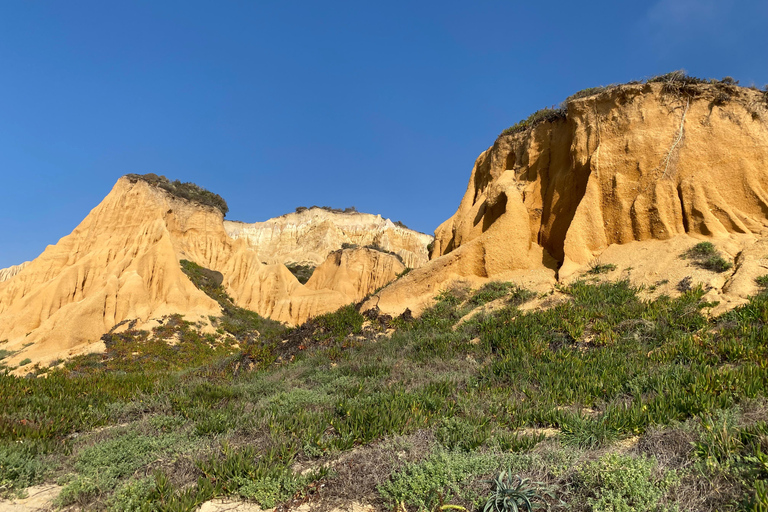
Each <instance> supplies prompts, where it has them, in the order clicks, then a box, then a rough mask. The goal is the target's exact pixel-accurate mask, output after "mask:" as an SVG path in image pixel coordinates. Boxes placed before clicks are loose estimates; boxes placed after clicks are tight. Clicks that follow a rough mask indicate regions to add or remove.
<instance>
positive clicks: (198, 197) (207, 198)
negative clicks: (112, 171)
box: [125, 173, 229, 217]
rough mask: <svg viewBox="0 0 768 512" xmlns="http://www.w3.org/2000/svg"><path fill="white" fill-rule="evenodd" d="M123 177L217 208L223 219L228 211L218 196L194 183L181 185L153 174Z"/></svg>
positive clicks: (227, 207) (178, 182)
mask: <svg viewBox="0 0 768 512" xmlns="http://www.w3.org/2000/svg"><path fill="white" fill-rule="evenodd" d="M125 177H126V178H128V179H129V180H131V183H136V182H137V181H139V180H141V181H144V182H146V183H149V184H150V185H152V186H153V187H159V188H162V189H163V190H165V191H166V192H168V193H170V194H171V195H174V196H176V197H180V198H182V199H187V200H189V201H194V202H196V203H200V204H203V205H206V206H213V207H214V208H217V209H218V210H219V211H220V212H221V213H222V214H223V215H224V216H225V217H226V215H227V212H228V211H229V206H227V202H226V201H225V200H224V199H223V198H222V197H221V196H220V195H219V194H214V193H213V192H211V191H210V190H206V189H204V188H203V187H201V186H199V185H196V184H194V183H182V182H181V181H179V180H174V181H171V180H169V179H168V178H166V177H165V176H158V175H157V174H154V173H149V174H126V175H125Z"/></svg>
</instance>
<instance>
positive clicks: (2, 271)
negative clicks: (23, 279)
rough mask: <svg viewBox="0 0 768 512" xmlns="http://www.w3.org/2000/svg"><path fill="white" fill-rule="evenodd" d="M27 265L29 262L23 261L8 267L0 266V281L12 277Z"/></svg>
mask: <svg viewBox="0 0 768 512" xmlns="http://www.w3.org/2000/svg"><path fill="white" fill-rule="evenodd" d="M27 265H29V262H28V261H25V262H24V263H20V264H18V265H13V266H11V267H8V268H0V282H3V281H7V280H8V279H10V278H12V277H13V276H15V275H16V274H18V273H19V272H21V271H22V270H23V269H24V267H26V266H27Z"/></svg>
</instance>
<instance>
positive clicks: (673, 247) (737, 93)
mask: <svg viewBox="0 0 768 512" xmlns="http://www.w3.org/2000/svg"><path fill="white" fill-rule="evenodd" d="M766 101H767V100H766V95H765V94H764V93H763V92H760V91H757V90H753V89H747V88H742V87H736V86H734V85H731V84H727V83H719V84H703V83H686V82H683V81H679V79H677V78H675V77H672V78H671V79H670V80H668V81H666V82H660V83H642V84H632V85H624V86H616V87H612V88H608V89H606V90H603V91H599V92H598V93H597V94H593V95H590V96H587V97H583V98H579V99H573V100H569V101H568V102H567V105H566V108H565V109H563V110H560V111H553V112H550V113H548V115H546V116H542V117H545V120H544V121H543V122H540V123H538V124H534V123H530V124H533V126H525V125H523V126H521V127H520V129H514V130H510V133H507V134H504V135H502V136H500V137H499V138H498V139H497V140H496V142H495V143H494V145H493V146H492V147H491V148H489V149H488V150H486V151H485V152H483V153H482V154H481V155H480V157H479V158H478V159H477V161H476V163H475V166H474V169H473V170H472V174H471V177H470V180H469V184H468V187H467V191H466V194H465V195H464V198H463V199H462V201H461V204H460V205H459V208H458V210H457V211H456V213H455V214H454V215H453V216H452V217H451V218H449V219H448V220H446V221H445V222H444V223H443V224H441V225H440V226H439V227H438V228H437V230H436V232H435V243H434V249H433V252H432V258H433V260H434V261H431V262H430V264H429V265H427V266H425V267H422V268H421V269H419V270H417V271H414V272H411V273H410V274H409V275H408V276H407V277H406V278H405V279H403V280H401V281H399V282H398V283H396V284H395V285H393V286H390V287H388V288H387V289H386V290H384V291H383V292H382V293H381V297H380V300H379V301H378V303H379V306H380V307H381V308H382V309H384V310H387V309H389V310H390V311H389V312H392V313H396V312H398V310H401V309H402V308H403V307H404V306H405V305H408V304H409V303H410V305H411V306H415V305H417V304H419V303H421V304H423V303H424V302H425V301H426V300H427V299H428V298H429V297H431V296H432V295H434V293H435V292H436V291H437V290H438V289H439V288H441V287H442V286H445V284H446V283H448V282H450V281H452V280H455V279H459V278H461V279H466V280H469V281H470V282H471V281H473V280H474V281H477V280H488V279H501V278H510V279H516V280H526V279H527V280H528V283H527V284H528V285H530V286H533V287H534V288H536V287H537V286H539V287H541V286H544V287H546V286H547V285H548V284H551V283H553V282H554V281H555V279H560V280H567V279H569V278H574V277H577V276H578V275H579V274H580V273H581V272H583V271H584V269H585V268H587V267H588V266H589V265H590V263H592V262H594V261H596V258H598V257H600V258H601V259H602V261H603V263H611V261H615V262H616V263H617V264H619V266H620V267H621V266H623V268H629V269H630V270H629V271H628V274H627V275H628V277H630V278H631V279H633V280H637V281H638V282H644V283H646V284H648V283H649V282H650V283H653V282H654V281H664V279H665V278H666V279H667V281H670V282H671V281H672V278H676V277H678V276H685V275H686V272H687V273H688V274H690V273H691V272H698V269H691V268H690V267H691V265H690V262H688V261H686V260H683V259H681V258H680V257H679V255H680V254H681V253H682V252H684V251H685V250H686V249H687V248H689V247H690V246H692V245H693V244H695V243H696V242H697V241H701V240H712V241H713V242H715V244H716V245H717V247H718V248H719V249H720V250H721V251H722V252H724V253H725V254H726V256H728V257H730V258H731V259H732V260H735V261H736V267H735V269H736V272H735V274H734V275H731V273H728V274H722V275H718V276H711V275H701V276H699V277H701V280H702V281H703V282H705V284H707V285H708V286H711V287H712V288H713V289H715V290H716V292H715V293H714V295H717V297H715V298H717V299H718V300H723V301H726V302H728V301H732V300H734V301H735V302H734V304H735V303H737V302H738V301H739V300H740V299H743V297H744V295H745V294H747V293H754V292H755V291H756V288H755V286H754V283H752V284H751V285H750V286H742V287H741V288H740V290H741V291H739V292H738V294H736V295H734V288H733V282H735V281H739V278H738V272H739V270H740V269H742V267H743V265H742V263H741V261H740V260H739V258H738V256H739V255H740V254H741V253H742V251H747V253H748V252H749V251H750V250H751V248H752V247H753V246H754V244H755V242H756V241H757V240H759V239H760V238H762V237H763V236H765V234H766V227H768V113H766ZM745 254H746V253H745ZM606 258H607V259H606ZM754 258H756V256H753V257H752V259H754ZM620 270H621V269H620ZM615 277H618V276H615ZM740 281H741V282H742V285H743V284H744V279H741V280H740ZM747 281H750V282H751V279H747ZM672 284H674V283H672ZM672 284H670V286H672ZM408 297H410V298H408ZM412 309H413V307H412Z"/></svg>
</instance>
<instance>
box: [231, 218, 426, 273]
mask: <svg viewBox="0 0 768 512" xmlns="http://www.w3.org/2000/svg"><path fill="white" fill-rule="evenodd" d="M224 227H225V229H226V231H227V234H229V236H231V237H232V238H234V239H241V238H242V239H244V240H246V241H247V242H248V244H249V245H250V247H251V248H252V249H253V250H254V251H256V253H257V254H258V255H259V258H261V260H262V261H266V262H275V263H285V264H289V263H299V264H303V265H310V266H313V267H315V266H317V265H319V264H320V263H322V262H323V261H325V259H326V258H327V257H328V255H329V254H330V253H332V252H334V251H337V250H339V249H341V248H342V247H345V246H348V245H357V246H360V247H365V246H376V247H379V248H381V249H383V250H385V251H390V252H394V253H396V254H397V255H398V256H400V257H401V258H402V260H403V263H404V264H405V266H406V267H410V268H417V267H420V266H422V265H424V264H425V263H426V262H427V261H428V260H429V254H428V252H427V246H428V245H429V244H430V242H432V236H430V235H426V234H424V233H419V232H418V231H413V230H411V229H408V228H406V227H404V226H401V225H398V224H395V223H393V222H392V221H391V220H389V219H383V218H381V215H371V214H369V213H359V212H337V211H328V210H327V209H323V208H317V207H313V208H309V209H305V210H303V211H299V212H296V213H289V214H287V215H283V216H281V217H277V218H274V219H269V220H267V221H264V222H256V223H253V224H245V223H242V222H232V221H225V222H224Z"/></svg>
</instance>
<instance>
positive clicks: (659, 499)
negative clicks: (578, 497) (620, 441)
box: [575, 453, 677, 512]
mask: <svg viewBox="0 0 768 512" xmlns="http://www.w3.org/2000/svg"><path fill="white" fill-rule="evenodd" d="M575 481H576V484H577V485H578V486H579V487H581V488H582V489H583V490H584V491H586V494H587V495H588V498H587V503H588V505H589V507H590V510H593V511H595V512H614V511H630V510H631V511H638V512H653V511H656V510H659V509H660V507H661V505H662V503H663V500H664V497H665V495H666V494H667V493H668V492H670V490H671V489H672V488H673V487H674V485H675V483H676V481H677V480H676V478H675V475H674V474H673V473H671V472H663V471H660V470H659V469H658V466H657V464H656V460H655V459H652V458H645V457H633V456H630V455H619V454H616V453H610V454H608V455H605V456H603V457H601V458H600V459H598V460H595V461H591V462H587V463H585V464H583V465H582V466H580V467H579V468H578V470H577V473H576V477H575Z"/></svg>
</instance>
